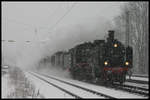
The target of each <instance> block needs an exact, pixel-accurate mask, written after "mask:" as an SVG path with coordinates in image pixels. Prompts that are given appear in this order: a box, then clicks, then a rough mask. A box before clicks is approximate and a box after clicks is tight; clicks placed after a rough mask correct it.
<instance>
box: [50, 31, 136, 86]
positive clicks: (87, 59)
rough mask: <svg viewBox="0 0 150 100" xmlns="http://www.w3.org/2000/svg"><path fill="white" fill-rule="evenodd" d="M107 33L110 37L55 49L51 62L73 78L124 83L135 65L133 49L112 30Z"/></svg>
mask: <svg viewBox="0 0 150 100" xmlns="http://www.w3.org/2000/svg"><path fill="white" fill-rule="evenodd" d="M108 32H109V33H108V38H107V40H95V41H94V42H86V43H83V44H79V45H77V46H75V47H74V48H71V49H70V50H69V51H68V52H63V51H59V52H56V53H55V54H53V55H52V56H51V64H52V65H53V66H61V67H62V68H63V69H65V70H68V71H69V72H70V74H71V75H72V77H73V78H74V79H78V80H87V81H93V80H97V81H100V82H110V83H113V82H120V83H121V84H122V83H123V82H125V80H126V74H127V71H128V70H129V68H131V67H132V55H133V53H132V52H133V50H132V47H130V46H125V45H124V44H122V43H121V42H120V41H118V40H117V39H114V31H113V30H110V31H108Z"/></svg>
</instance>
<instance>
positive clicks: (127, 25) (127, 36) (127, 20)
mask: <svg viewBox="0 0 150 100" xmlns="http://www.w3.org/2000/svg"><path fill="white" fill-rule="evenodd" d="M129 25H130V24H129V11H126V40H125V44H126V47H127V46H129Z"/></svg>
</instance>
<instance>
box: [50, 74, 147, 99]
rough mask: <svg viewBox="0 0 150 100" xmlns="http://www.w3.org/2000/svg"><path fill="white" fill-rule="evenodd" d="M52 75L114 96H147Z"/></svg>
mask: <svg viewBox="0 0 150 100" xmlns="http://www.w3.org/2000/svg"><path fill="white" fill-rule="evenodd" d="M51 76H52V75H51ZM53 77H55V78H57V79H60V80H64V81H67V82H69V83H72V84H76V85H79V86H81V87H85V88H88V89H91V90H94V91H97V92H100V93H104V94H107V95H110V96H112V97H116V98H147V97H142V96H139V95H136V94H132V93H129V92H125V91H121V90H115V89H110V88H106V87H103V86H96V85H93V84H89V83H84V82H81V81H77V80H73V79H67V78H63V77H61V78H60V77H56V76H53Z"/></svg>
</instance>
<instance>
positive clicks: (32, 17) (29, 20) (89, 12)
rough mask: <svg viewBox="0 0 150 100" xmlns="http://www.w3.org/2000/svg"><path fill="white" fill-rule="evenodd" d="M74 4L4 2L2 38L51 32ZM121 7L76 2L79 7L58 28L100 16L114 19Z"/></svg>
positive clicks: (28, 37)
mask: <svg viewBox="0 0 150 100" xmlns="http://www.w3.org/2000/svg"><path fill="white" fill-rule="evenodd" d="M72 4H73V2H2V22H3V23H2V34H3V35H2V36H3V38H4V39H22V38H25V39H29V40H30V39H33V36H34V28H35V27H37V28H38V30H40V32H42V31H43V32H44V31H49V29H50V27H51V26H53V25H54V24H55V23H56V22H57V20H58V19H59V18H60V17H62V16H63V14H64V13H65V12H66V11H67V10H68V9H69V8H70V7H71V6H72ZM120 4H122V2H121V3H118V2H76V5H75V7H74V8H73V9H72V10H71V11H70V12H69V13H68V14H67V15H66V16H65V17H64V18H63V20H61V22H60V23H59V24H58V25H57V26H56V28H57V27H59V26H63V25H67V24H69V23H77V22H80V21H83V20H84V19H86V18H91V17H96V16H102V17H105V18H107V19H110V20H111V19H112V18H113V17H114V16H116V15H117V14H118V13H119V11H120V9H119V7H120ZM39 27H40V28H39ZM43 27H44V28H43ZM50 31H51V30H50Z"/></svg>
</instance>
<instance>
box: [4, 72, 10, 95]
mask: <svg viewBox="0 0 150 100" xmlns="http://www.w3.org/2000/svg"><path fill="white" fill-rule="evenodd" d="M7 84H8V74H5V75H2V98H7V93H8V92H9V89H10V88H8V85H7Z"/></svg>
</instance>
